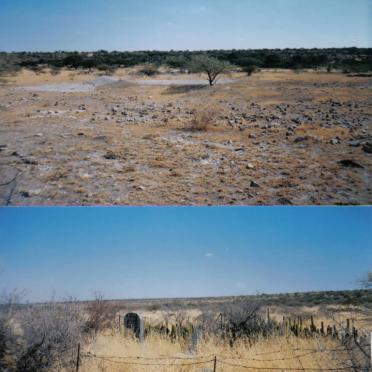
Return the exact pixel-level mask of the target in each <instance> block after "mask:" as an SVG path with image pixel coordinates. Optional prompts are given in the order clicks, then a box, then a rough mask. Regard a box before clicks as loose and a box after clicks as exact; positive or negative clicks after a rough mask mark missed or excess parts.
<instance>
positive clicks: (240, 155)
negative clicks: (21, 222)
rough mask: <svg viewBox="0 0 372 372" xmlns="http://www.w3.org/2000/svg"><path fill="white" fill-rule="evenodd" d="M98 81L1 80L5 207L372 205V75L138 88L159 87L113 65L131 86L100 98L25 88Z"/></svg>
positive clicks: (105, 89) (118, 86)
mask: <svg viewBox="0 0 372 372" xmlns="http://www.w3.org/2000/svg"><path fill="white" fill-rule="evenodd" d="M97 78H98V74H97V73H90V74H87V73H78V72H74V71H63V72H62V73H61V74H59V75H56V76H52V75H51V74H49V73H45V74H40V75H36V74H34V73H31V72H27V71H23V72H22V73H20V74H18V75H17V76H15V77H8V78H5V79H4V78H3V79H2V80H1V82H0V184H1V186H0V203H1V204H3V205H5V204H8V205H40V204H42V205H96V204H108V205H112V204H119V205H149V204H150V205H221V204H225V205H227V204H235V205H263V204H270V205H273V204H274V205H278V204H295V205H303V204H310V205H314V204H370V203H371V201H372V194H371V169H372V163H371V141H372V138H371V114H372V109H371V101H372V99H371V94H370V91H371V90H370V89H371V86H372V79H371V78H366V77H348V76H345V75H342V74H337V73H332V74H326V73H317V72H303V73H294V72H291V71H277V72H274V71H263V72H260V73H258V74H254V75H253V76H251V77H247V76H245V75H243V74H239V73H234V74H231V75H230V76H224V78H229V79H234V80H233V82H229V81H227V82H225V84H219V85H216V86H215V87H213V88H209V87H207V86H205V85H193V84H194V82H195V81H199V80H200V78H201V77H200V76H199V75H192V74H190V75H185V74H169V73H168V74H161V75H159V76H157V77H156V78H155V80H156V79H158V80H159V81H161V84H164V80H167V79H171V80H179V79H182V80H184V79H189V80H190V84H188V85H184V84H183V85H174V84H173V85H168V86H167V85H161V84H159V85H152V83H151V84H150V85H144V84H141V80H154V79H153V78H151V79H149V78H143V77H139V76H138V75H136V74H135V71H133V70H119V71H118V72H117V73H116V74H115V76H113V78H116V79H122V80H125V81H118V82H113V83H111V84H108V85H99V86H97V87H95V89H94V90H89V91H84V92H77V91H75V92H38V91H36V90H37V89H35V90H33V89H32V88H30V87H32V86H38V85H42V84H48V85H50V84H81V83H85V84H86V83H88V82H89V81H92V80H94V79H97ZM130 81H132V82H130ZM138 82H139V83H140V84H138ZM23 87H28V89H31V90H28V91H26V90H24V89H23ZM195 112H196V114H195ZM195 115H196V117H197V118H199V117H200V116H201V117H202V118H203V115H204V119H205V115H208V116H207V117H208V120H207V121H208V123H207V124H208V126H207V128H206V129H205V130H201V131H196V130H193V129H192V127H193V126H192V121H193V118H194V117H195ZM198 120H199V119H198ZM200 120H203V119H200Z"/></svg>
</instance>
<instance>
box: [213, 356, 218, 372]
mask: <svg viewBox="0 0 372 372" xmlns="http://www.w3.org/2000/svg"><path fill="white" fill-rule="evenodd" d="M216 371H217V357H216V356H215V357H214V363H213V372H216Z"/></svg>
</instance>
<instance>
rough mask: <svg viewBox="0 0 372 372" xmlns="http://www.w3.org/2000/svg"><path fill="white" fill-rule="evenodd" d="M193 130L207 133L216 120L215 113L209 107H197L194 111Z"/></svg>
mask: <svg viewBox="0 0 372 372" xmlns="http://www.w3.org/2000/svg"><path fill="white" fill-rule="evenodd" d="M192 115H193V117H192V119H191V130H193V131H206V130H208V128H210V126H211V125H212V123H213V122H214V120H215V113H214V111H212V110H211V109H210V108H209V107H208V106H205V107H197V108H195V109H194V110H193V111H192Z"/></svg>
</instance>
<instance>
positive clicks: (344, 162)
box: [339, 159, 363, 168]
mask: <svg viewBox="0 0 372 372" xmlns="http://www.w3.org/2000/svg"><path fill="white" fill-rule="evenodd" d="M339 164H341V165H342V166H343V167H347V168H363V166H362V165H360V164H359V163H357V162H356V161H354V160H351V159H344V160H340V161H339Z"/></svg>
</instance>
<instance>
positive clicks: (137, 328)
mask: <svg viewBox="0 0 372 372" xmlns="http://www.w3.org/2000/svg"><path fill="white" fill-rule="evenodd" d="M123 322H124V328H126V329H130V330H131V331H132V332H133V333H134V335H135V336H136V337H137V338H138V339H139V340H140V341H141V342H142V341H143V340H144V336H145V327H144V324H143V319H141V317H140V316H139V315H138V314H136V313H127V314H125V316H124V320H123Z"/></svg>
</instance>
